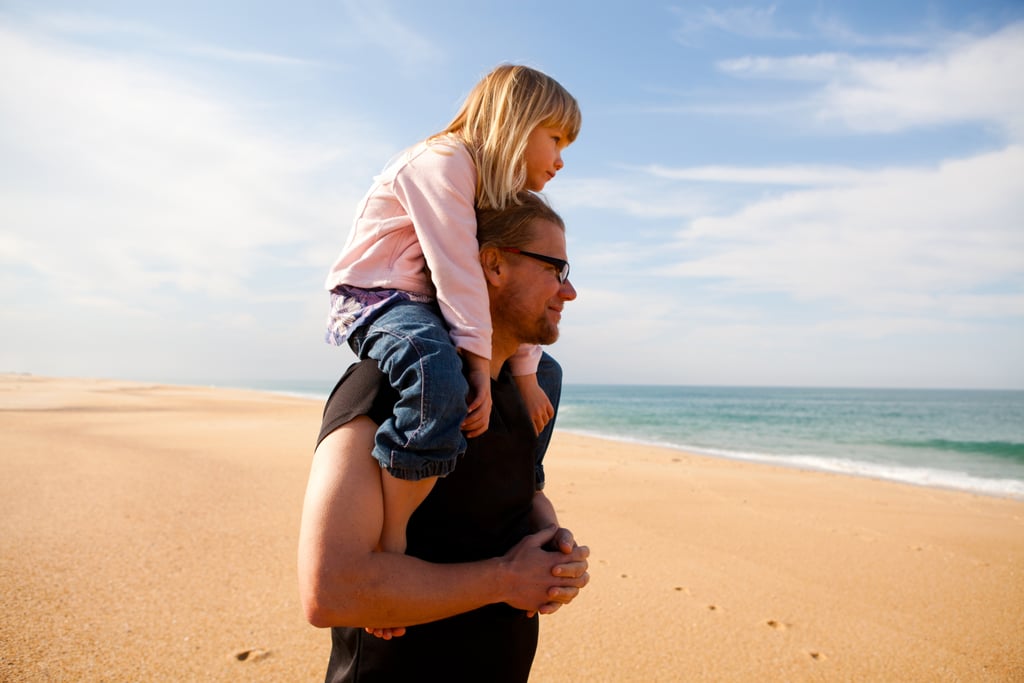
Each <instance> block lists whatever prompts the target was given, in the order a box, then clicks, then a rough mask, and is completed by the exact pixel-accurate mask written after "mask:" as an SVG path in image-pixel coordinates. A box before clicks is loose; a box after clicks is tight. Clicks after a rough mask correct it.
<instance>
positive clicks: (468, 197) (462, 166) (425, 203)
mask: <svg viewBox="0 0 1024 683" xmlns="http://www.w3.org/2000/svg"><path fill="white" fill-rule="evenodd" d="M394 191H395V195H396V196H397V197H398V200H399V201H400V202H401V203H402V205H403V206H404V207H405V209H406V211H407V212H408V214H409V218H410V219H411V220H412V225H413V229H414V230H415V232H416V238H417V240H418V241H419V244H420V247H421V249H422V250H423V257H424V260H425V261H426V264H427V268H428V269H429V272H430V279H431V281H432V282H433V285H434V288H435V290H436V293H437V301H438V304H439V305H440V307H441V313H442V314H443V315H444V319H445V321H447V323H448V326H449V328H450V335H451V339H452V343H453V344H455V346H456V347H457V348H460V349H465V350H467V351H470V352H472V353H475V354H476V355H478V356H482V357H484V358H490V357H491V317H490V305H489V303H488V299H487V285H486V282H485V281H484V276H483V270H482V269H481V267H480V250H479V247H478V245H477V240H476V212H475V211H474V208H473V207H474V199H475V196H476V167H475V165H474V164H473V159H472V157H471V156H470V155H469V151H468V150H467V149H466V148H465V147H464V146H463V145H461V144H459V145H452V144H444V143H442V142H437V143H435V144H430V145H427V146H426V148H425V149H424V150H423V151H422V152H421V153H420V154H418V155H417V156H416V158H415V159H413V160H411V161H410V163H409V164H407V165H406V167H405V168H404V169H402V171H401V172H400V173H399V174H398V175H397V176H396V178H395V181H394Z"/></svg>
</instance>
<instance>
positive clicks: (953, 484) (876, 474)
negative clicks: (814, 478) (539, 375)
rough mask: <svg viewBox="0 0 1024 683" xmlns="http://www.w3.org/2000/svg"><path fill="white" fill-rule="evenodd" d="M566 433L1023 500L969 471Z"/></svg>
mask: <svg viewBox="0 0 1024 683" xmlns="http://www.w3.org/2000/svg"><path fill="white" fill-rule="evenodd" d="M560 431H565V432H567V433H573V434H580V435H583V436H593V437H597V438H600V439H607V440H611V441H619V442H623V443H632V444H637V445H642V446H657V447H660V448H671V449H673V450H679V451H686V452H688V453H694V454H696V455H706V456H709V457H717V458H725V459H729V460H742V461H745V462H759V463H764V464H769V465H778V466H781V467H792V468H795V469H803V470H815V471H818V472H832V473H836V474H846V475H851V476H857V477H866V478H870V479H883V480H886V481H895V482H900V483H904V484H912V485H915V486H925V487H929V488H942V489H954V490H958V491H967V492H971V493H980V494H983V495H988V496H996V497H1000V498H1015V499H1022V500H1024V481H1021V480H1019V479H996V478H988V477H979V476H976V475H973V474H969V473H967V472H960V471H953V470H940V469H934V468H928V467H906V466H902V465H891V464H879V463H872V462H865V461H859V460H850V459H846V458H827V457H822V456H817V455H774V454H766V453H757V452H747V451H732V450H725V449H719V448H701V447H698V446H690V445H686V444H676V443H665V442H659V441H655V440H644V439H635V438H629V437H621V436H612V435H608V434H602V433H600V432H594V431H586V430H576V429H566V430H560Z"/></svg>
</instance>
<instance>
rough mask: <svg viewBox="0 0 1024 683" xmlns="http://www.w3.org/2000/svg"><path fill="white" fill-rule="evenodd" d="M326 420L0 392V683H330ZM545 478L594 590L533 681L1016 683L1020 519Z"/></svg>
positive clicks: (754, 470)
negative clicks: (323, 589)
mask: <svg viewBox="0 0 1024 683" xmlns="http://www.w3.org/2000/svg"><path fill="white" fill-rule="evenodd" d="M321 409H322V406H321V404H320V403H319V402H317V401H312V400H305V399H299V398H290V397H285V396H275V395H270V394H264V393H258V392H248V391H238V390H224V389H207V388H190V387H173V386H158V385H148V384H140V383H131V382H122V381H108V380H84V379H55V378H40V377H32V376H24V375H0V525H2V526H0V595H2V597H0V680H3V681H318V680H322V677H323V671H324V668H325V665H326V662H327V655H328V651H329V634H328V633H327V632H326V631H322V630H318V629H315V628H313V627H311V626H309V625H308V624H306V622H305V621H304V619H303V616H302V613H301V610H300V607H299V602H298V591H297V587H296V576H295V551H296V538H297V532H298V523H299V515H300V512H301V504H302V497H303V493H304V490H305V485H306V477H307V474H308V467H309V461H310V457H311V453H312V448H313V442H314V439H315V436H316V433H317V430H318V427H319V421H320V411H321ZM547 479H548V485H547V492H548V494H549V496H550V497H551V498H552V499H553V500H554V502H555V504H556V507H557V509H558V512H559V516H560V518H561V521H562V523H563V525H564V526H567V527H569V528H571V529H572V530H573V531H574V532H575V533H576V535H577V537H578V539H579V540H580V542H582V543H585V544H587V545H589V546H590V547H591V549H592V555H591V577H592V580H591V585H590V586H589V587H588V588H587V589H586V590H585V592H584V593H583V594H581V596H580V597H579V598H578V599H577V600H576V602H574V603H573V604H572V605H570V606H568V607H566V608H565V609H563V610H561V611H559V612H558V613H556V614H554V615H551V616H547V617H543V618H542V619H543V621H542V623H541V645H540V648H539V650H538V653H537V659H536V662H535V665H534V674H533V678H532V680H534V681H540V682H549V681H550V682H562V681H616V682H619V681H637V682H645V683H648V682H651V681H740V682H744V681H929V682H930V681H1024V501H1019V500H1007V499H1000V498H989V497H983V496H978V495H973V494H967V493H960V492H954V491H944V490H937V489H927V488H917V487H911V486H906V485H899V484H893V483H888V482H882V481H874V480H868V479H858V478H853V477H845V476H838V475H828V474H823V473H816V472H805V471H797V470H790V469H781V468H774V467H770V466H763V465H756V464H748V463H740V462H732V461H723V460H716V459H711V458H705V457H699V456H695V455H690V454H686V453H682V452H678V451H673V450H667V449H658V448H651V447H645V446H635V445H628V444H622V443H616V442H611V441H603V440H598V439H592V438H586V437H581V436H576V435H572V434H566V433H562V432H557V431H556V435H555V438H554V441H553V444H552V450H551V451H550V452H549V454H548V458H547Z"/></svg>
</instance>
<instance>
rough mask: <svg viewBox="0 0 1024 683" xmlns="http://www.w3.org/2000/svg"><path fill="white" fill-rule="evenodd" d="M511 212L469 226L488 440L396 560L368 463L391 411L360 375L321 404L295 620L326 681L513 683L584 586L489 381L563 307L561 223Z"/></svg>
mask: <svg viewBox="0 0 1024 683" xmlns="http://www.w3.org/2000/svg"><path fill="white" fill-rule="evenodd" d="M522 201H523V204H522V205H520V206H515V207H512V208H510V209H506V210H503V211H489V212H481V213H480V214H479V216H478V219H479V225H478V241H479V243H480V262H481V266H482V267H483V272H484V277H485V280H486V282H487V289H488V295H489V298H490V309H491V323H492V356H491V377H492V385H491V390H492V397H493V406H494V407H493V410H492V413H491V422H490V428H489V429H488V431H487V432H486V433H485V434H484V435H483V436H480V437H478V438H475V439H471V440H470V441H469V447H468V449H467V452H466V454H465V455H464V456H463V457H462V458H461V459H460V460H459V463H458V465H457V467H456V468H455V471H454V472H453V473H451V474H449V475H448V476H447V477H445V478H443V479H441V480H439V481H438V483H437V485H436V486H435V487H434V490H433V491H432V492H431V494H430V495H429V496H428V497H427V499H426V500H425V501H424V502H423V504H422V505H421V506H420V507H419V509H417V510H416V512H415V513H414V514H413V516H412V518H411V519H410V521H409V526H408V530H407V538H408V548H407V554H405V555H399V554H395V553H383V552H375V548H376V545H377V542H378V539H379V537H380V531H381V524H382V510H383V503H382V500H381V493H380V486H379V484H378V483H377V481H378V478H379V476H380V475H379V471H378V467H379V466H378V464H377V462H376V461H375V460H374V459H373V458H372V457H371V456H370V450H371V448H372V444H373V435H374V433H375V432H376V422H379V421H380V420H382V419H384V418H385V417H386V416H387V415H388V413H389V411H390V410H391V407H392V406H393V405H394V401H395V400H396V395H395V394H394V393H393V392H392V390H391V389H390V387H389V386H388V384H387V382H386V380H385V379H384V377H383V375H381V374H380V373H379V372H378V371H377V369H376V367H375V366H374V365H372V363H370V364H368V363H367V362H362V363H358V364H356V365H355V366H353V367H352V368H350V370H349V372H347V373H346V376H345V377H344V378H343V379H342V381H341V382H339V384H338V386H337V387H336V388H335V392H334V393H333V394H332V395H331V398H330V399H329V400H328V405H327V408H326V409H325V412H324V428H323V430H322V432H321V441H320V443H319V445H318V446H317V449H316V452H315V454H314V458H313V464H312V468H311V472H310V479H309V486H308V488H307V492H306V501H305V504H304V507H303V515H302V526H301V532H300V540H299V587H300V593H301V596H302V602H303V606H304V609H305V612H306V617H307V619H308V620H309V621H310V623H311V624H313V625H314V626H318V627H331V628H332V634H331V635H332V651H331V659H330V663H329V665H328V674H327V680H328V681H361V682H364V683H365V682H368V681H378V680H379V681H394V680H412V679H414V678H415V679H425V680H448V681H469V680H473V681H479V680H486V681H526V680H527V678H528V676H529V671H530V667H531V665H532V662H533V656H534V652H535V649H536V643H537V632H538V624H537V622H538V619H537V618H536V614H537V613H542V614H550V613H552V612H554V611H555V610H557V609H558V608H559V607H560V606H561V605H563V604H567V603H569V602H570V601H572V599H573V598H575V597H576V595H577V594H578V593H579V590H580V589H581V588H582V587H584V586H585V585H586V584H587V581H588V580H589V576H588V574H587V567H588V565H587V556H588V555H589V550H588V549H587V548H585V547H581V546H577V545H576V543H575V541H574V538H573V535H572V533H571V532H570V531H569V530H568V529H563V528H561V527H559V525H558V520H557V517H556V515H555V510H554V506H553V505H552V503H551V502H550V501H549V500H548V498H547V497H546V496H545V494H544V493H543V491H542V490H541V487H542V485H543V469H542V462H539V461H538V458H537V456H536V449H537V436H536V432H535V431H534V425H533V423H532V422H531V419H530V416H529V415H528V414H527V412H526V410H525V408H524V406H523V404H522V401H521V399H520V397H519V394H518V391H517V390H516V388H515V383H514V381H513V380H512V378H511V376H510V374H509V372H508V370H507V369H506V368H505V367H504V366H505V361H506V360H507V359H508V358H509V357H511V356H512V354H513V353H514V352H515V351H516V349H517V348H518V347H519V345H520V344H524V343H529V344H550V343H552V342H554V341H555V340H556V339H557V337H558V324H559V321H560V319H561V312H562V308H563V307H564V305H565V302H567V301H571V300H573V299H575V298H576V291H575V289H573V287H572V284H571V283H570V282H569V280H568V263H567V262H566V260H565V253H566V249H565V229H564V225H563V223H562V220H561V218H560V217H559V216H558V215H557V214H556V213H555V212H554V211H553V210H552V209H551V208H550V207H548V206H547V205H546V204H545V203H544V202H543V201H542V200H541V199H539V198H538V197H537V196H536V195H532V194H528V193H527V194H524V195H523V196H522ZM375 421H376V422H375ZM360 627H372V628H373V630H374V631H375V633H376V634H377V635H379V636H385V637H384V638H381V637H375V636H374V635H373V634H371V633H370V632H369V630H364V629H363V628H360ZM406 627H408V629H407V630H406ZM391 636H397V637H393V638H392V637H391Z"/></svg>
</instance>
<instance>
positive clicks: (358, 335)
mask: <svg viewBox="0 0 1024 683" xmlns="http://www.w3.org/2000/svg"><path fill="white" fill-rule="evenodd" d="M579 128H580V111H579V106H578V104H577V103H576V100H575V99H574V98H573V97H572V95H570V94H569V93H568V92H567V91H566V90H565V89H564V88H563V87H562V86H561V85H559V84H558V82H556V81H555V80H554V79H552V78H551V77H549V76H547V75H545V74H543V73H541V72H539V71H536V70H534V69H531V68H528V67H525V66H515V65H502V66H499V67H497V68H496V69H494V70H493V71H492V72H491V73H489V74H488V75H487V76H485V77H484V78H483V79H482V80H481V81H480V82H479V83H477V85H476V86H475V87H474V88H473V90H472V92H470V94H469V96H468V97H467V98H466V101H465V102H464V103H463V105H462V108H461V109H460V111H459V113H458V114H457V115H456V116H455V118H454V119H453V120H452V122H451V123H450V124H448V127H447V128H445V129H444V130H443V131H441V132H440V133H437V134H435V135H433V136H431V137H429V138H427V139H426V140H424V141H423V142H421V143H419V144H417V145H415V146H414V147H412V148H410V149H408V150H406V151H405V152H404V153H403V154H402V155H400V156H399V157H398V158H397V159H396V160H394V161H392V162H391V163H390V164H389V165H388V166H387V168H385V170H384V171H383V173H382V174H381V175H379V176H377V177H376V178H375V179H374V183H373V186H372V187H371V188H370V190H369V192H367V194H366V196H365V197H364V198H363V199H362V201H361V202H360V204H359V206H358V208H357V211H356V216H355V223H354V225H353V227H352V230H351V232H350V233H349V236H348V241H347V243H346V245H345V248H344V249H343V250H342V252H341V255H340V256H339V257H338V259H337V260H336V261H335V263H334V265H333V266H332V268H331V271H330V274H329V275H328V277H327V283H326V285H327V289H328V290H330V291H331V314H330V318H329V320H328V331H327V342H328V343H329V344H334V345H341V344H342V343H345V342H346V341H347V343H348V344H349V345H350V346H351V348H352V350H353V351H354V352H355V353H356V354H357V355H358V356H359V357H360V358H373V359H374V360H376V361H377V363H378V365H379V366H380V369H381V371H382V372H384V373H385V374H386V375H387V376H388V379H389V381H390V383H391V385H392V386H393V387H394V388H395V390H396V391H397V392H398V393H399V395H400V398H399V401H398V403H397V404H396V406H395V411H394V415H393V417H392V418H391V419H390V420H388V421H387V422H385V423H384V424H382V425H381V426H380V428H379V429H378V431H377V435H376V441H375V444H374V449H373V456H374V457H375V458H376V459H377V460H378V461H379V462H380V465H381V468H382V469H381V479H382V488H383V500H384V521H383V526H382V531H381V540H380V549H381V550H385V551H390V552H404V551H405V528H406V523H407V522H408V520H409V517H410V516H411V515H412V513H413V511H414V510H415V509H416V507H417V506H418V505H419V504H420V503H421V502H422V501H423V499H424V498H425V497H426V496H427V494H428V493H429V492H430V490H431V488H433V485H434V483H435V482H436V480H437V477H439V476H444V475H446V474H448V473H449V472H451V471H452V470H453V469H454V468H455V464H456V460H457V459H458V457H459V456H460V455H461V454H462V453H463V452H464V451H465V449H466V441H465V437H464V436H463V431H465V433H466V436H468V437H474V436H479V435H480V434H482V433H483V432H484V431H486V429H487V426H488V421H489V419H490V412H491V401H490V381H491V376H490V355H491V325H490V313H489V304H488V299H487V288H486V286H485V283H484V278H483V272H482V270H481V268H480V260H479V252H478V247H477V241H476V215H475V207H480V208H494V209H501V208H505V207H506V206H509V205H511V204H512V203H513V202H514V201H515V195H516V194H517V193H518V192H519V191H521V190H524V189H526V190H532V191H534V192H539V191H540V190H542V189H543V188H544V185H545V184H547V182H548V181H549V180H551V179H552V178H554V177H555V174H556V173H557V172H558V171H559V170H560V169H561V168H562V165H563V164H562V157H561V152H562V150H563V149H564V148H565V147H566V146H567V145H569V144H570V143H571V142H573V141H574V140H575V139H576V136H577V134H578V133H579ZM540 356H541V353H540V349H539V347H529V348H527V347H524V348H523V349H520V352H519V353H518V354H517V355H516V356H515V357H514V358H513V360H512V371H513V374H514V375H515V376H516V382H517V384H518V385H519V388H520V392H521V393H522V395H523V399H524V402H525V403H526V406H527V409H528V410H529V412H530V416H531V417H532V419H533V422H534V426H535V428H536V429H537V431H538V433H540V432H541V430H542V428H543V427H544V426H545V425H546V424H547V423H548V422H549V421H550V420H551V418H552V417H553V415H554V409H553V408H552V406H551V402H550V400H549V399H548V396H547V394H546V393H545V392H544V391H543V390H542V387H541V386H540V385H539V384H538V381H537V368H538V362H539V359H540ZM460 357H461V360H460ZM463 365H465V376H464V375H463ZM556 371H557V369H556ZM467 403H468V406H467Z"/></svg>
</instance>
